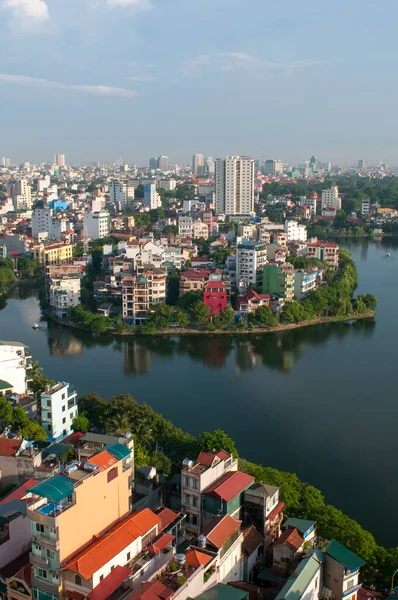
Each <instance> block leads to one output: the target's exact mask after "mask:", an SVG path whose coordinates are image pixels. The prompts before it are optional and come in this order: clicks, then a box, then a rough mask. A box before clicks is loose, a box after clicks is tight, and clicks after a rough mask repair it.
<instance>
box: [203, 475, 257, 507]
mask: <svg viewBox="0 0 398 600" xmlns="http://www.w3.org/2000/svg"><path fill="white" fill-rule="evenodd" d="M253 481H254V477H252V476H251V475H247V474H246V473H241V471H232V472H229V473H226V474H225V475H224V476H223V477H221V479H219V480H218V481H215V482H214V483H213V484H212V485H211V486H209V487H208V488H207V489H206V490H205V491H204V492H203V495H204V496H209V497H210V498H220V499H221V500H224V502H229V501H230V500H232V498H235V496H236V495H237V494H239V493H241V492H243V490H244V489H245V488H246V487H247V486H248V485H250V484H251V483H252V482H253Z"/></svg>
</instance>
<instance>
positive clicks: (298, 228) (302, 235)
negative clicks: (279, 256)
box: [285, 221, 307, 242]
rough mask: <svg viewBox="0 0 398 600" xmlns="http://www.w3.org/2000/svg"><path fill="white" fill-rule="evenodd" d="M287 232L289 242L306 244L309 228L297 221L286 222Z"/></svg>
mask: <svg viewBox="0 0 398 600" xmlns="http://www.w3.org/2000/svg"><path fill="white" fill-rule="evenodd" d="M285 232H286V233H287V241H288V242H306V241H307V227H306V226H305V225H300V224H299V223H297V221H285Z"/></svg>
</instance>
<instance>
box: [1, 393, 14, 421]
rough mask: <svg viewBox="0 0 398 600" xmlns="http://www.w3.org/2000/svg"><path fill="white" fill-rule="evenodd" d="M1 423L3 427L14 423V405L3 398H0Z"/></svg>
mask: <svg viewBox="0 0 398 600" xmlns="http://www.w3.org/2000/svg"><path fill="white" fill-rule="evenodd" d="M0 421H1V423H2V424H3V425H10V423H12V405H11V403H10V402H9V401H8V400H7V399H6V398H4V397H3V396H0Z"/></svg>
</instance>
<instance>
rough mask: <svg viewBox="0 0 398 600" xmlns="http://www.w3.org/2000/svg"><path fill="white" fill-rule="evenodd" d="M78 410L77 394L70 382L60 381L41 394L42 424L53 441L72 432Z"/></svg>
mask: <svg viewBox="0 0 398 600" xmlns="http://www.w3.org/2000/svg"><path fill="white" fill-rule="evenodd" d="M77 412H78V408H77V394H76V392H75V391H74V390H72V389H71V388H70V386H69V383H65V382H62V383H58V384H57V385H54V386H53V387H51V388H50V387H49V388H48V389H46V390H45V391H44V392H43V393H42V394H41V425H42V427H43V428H44V429H45V431H46V433H47V436H48V438H49V439H50V440H51V441H58V440H62V439H63V438H65V437H66V436H68V435H70V434H71V433H72V421H73V419H74V418H75V417H76V416H77Z"/></svg>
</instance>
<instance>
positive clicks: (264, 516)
mask: <svg viewBox="0 0 398 600" xmlns="http://www.w3.org/2000/svg"><path fill="white" fill-rule="evenodd" d="M284 506H285V505H284V503H283V502H281V501H280V500H279V488H278V487H275V486H273V485H267V484H264V483H260V482H259V483H255V484H254V485H252V486H251V487H250V488H249V489H248V490H246V491H245V494H244V500H243V508H244V516H243V522H244V524H245V525H246V526H248V525H255V527H256V528H257V529H258V531H260V532H261V533H262V535H263V536H264V547H265V548H267V547H269V546H270V545H271V544H272V543H273V542H274V541H275V540H277V539H278V538H279V536H280V533H281V523H282V520H283V512H282V511H283V509H284Z"/></svg>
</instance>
